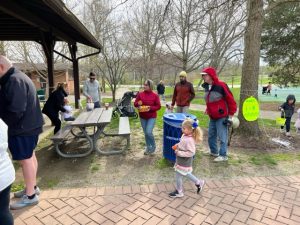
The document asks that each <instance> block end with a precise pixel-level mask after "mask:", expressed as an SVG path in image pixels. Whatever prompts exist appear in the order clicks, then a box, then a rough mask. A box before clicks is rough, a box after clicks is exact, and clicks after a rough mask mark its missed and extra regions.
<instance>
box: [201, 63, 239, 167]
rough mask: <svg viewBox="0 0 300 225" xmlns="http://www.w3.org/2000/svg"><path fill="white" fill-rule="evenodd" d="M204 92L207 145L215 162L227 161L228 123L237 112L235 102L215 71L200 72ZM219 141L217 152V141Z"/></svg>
mask: <svg viewBox="0 0 300 225" xmlns="http://www.w3.org/2000/svg"><path fill="white" fill-rule="evenodd" d="M201 75H202V78H203V80H204V83H203V84H202V87H203V88H204V90H205V95H204V98H205V101H206V113H207V114H208V116H209V117H210V121H209V128H208V145H209V148H210V153H209V154H210V155H211V156H216V158H215V159H214V161H215V162H220V161H227V160H228V158H227V142H228V123H230V121H232V116H233V115H234V113H235V112H236V110H237V106H236V102H235V100H234V98H233V95H232V93H231V91H230V90H229V88H228V86H227V84H226V83H224V82H223V81H220V80H219V78H218V76H217V73H216V70H215V69H214V68H212V67H207V68H205V69H203V70H202V73H201ZM218 139H219V140H220V150H218V144H217V140H218Z"/></svg>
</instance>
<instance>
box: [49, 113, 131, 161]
mask: <svg viewBox="0 0 300 225" xmlns="http://www.w3.org/2000/svg"><path fill="white" fill-rule="evenodd" d="M111 119H112V108H109V109H107V110H106V109H103V108H99V109H94V110H93V111H90V112H82V113H81V114H80V115H79V116H78V117H77V118H76V120H75V121H73V122H70V123H68V124H67V125H66V126H64V127H63V128H62V129H61V130H60V131H58V132H57V133H56V134H55V135H54V136H53V137H52V138H51V140H52V141H53V144H54V146H55V149H56V151H57V153H58V154H59V155H60V156H62V157H67V158H73V157H84V156H87V155H89V154H90V153H91V152H92V151H96V152H98V153H99V154H104V155H110V154H118V153H122V152H124V151H125V150H127V149H128V148H129V145H130V125H129V119H128V117H120V119H119V130H118V132H117V133H106V132H104V128H105V127H106V126H107V125H108V124H110V122H111ZM88 127H93V128H94V131H93V133H92V134H88V132H87V128H88ZM74 128H78V129H79V130H80V131H81V132H80V134H78V133H77V134H76V133H75V132H74ZM70 134H72V135H73V137H76V138H84V139H86V140H87V142H88V144H89V147H90V148H89V149H88V150H87V151H85V152H81V153H70V152H65V151H63V150H62V149H61V148H60V146H61V145H62V144H63V143H64V141H66V140H67V137H68V136H69V135H70ZM100 136H103V137H109V136H120V137H124V138H126V142H127V144H126V147H125V148H123V149H118V150H115V149H112V150H110V151H103V150H102V149H100V148H99V146H98V145H97V140H98V139H99V138H100ZM103 137H102V138H103Z"/></svg>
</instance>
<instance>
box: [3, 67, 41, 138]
mask: <svg viewBox="0 0 300 225" xmlns="http://www.w3.org/2000/svg"><path fill="white" fill-rule="evenodd" d="M0 118H2V120H3V121H4V122H5V123H6V124H7V126H8V135H9V136H30V135H38V134H40V133H41V132H42V127H43V124H44V120H43V116H42V112H41V108H40V103H39V100H38V97H37V94H36V89H35V86H34V84H33V82H32V81H31V79H30V78H29V77H28V76H27V75H26V74H24V73H22V72H21V71H19V70H16V69H15V68H13V67H12V68H10V69H9V70H8V71H7V72H6V74H4V75H3V76H2V77H1V78H0Z"/></svg>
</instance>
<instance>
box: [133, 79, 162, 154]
mask: <svg viewBox="0 0 300 225" xmlns="http://www.w3.org/2000/svg"><path fill="white" fill-rule="evenodd" d="M153 88H154V84H153V81H152V80H146V81H145V83H144V91H143V92H139V93H138V95H137V97H136V99H135V102H134V106H135V107H137V108H138V110H139V115H140V120H141V125H142V128H143V131H144V134H145V141H146V150H145V152H144V154H145V155H150V154H153V153H154V152H155V149H156V144H155V139H154V136H153V128H154V126H155V122H156V117H157V111H158V110H159V109H160V107H161V106H160V101H159V97H158V95H157V94H156V93H154V92H153V91H152V90H153Z"/></svg>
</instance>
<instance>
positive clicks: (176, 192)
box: [169, 190, 184, 198]
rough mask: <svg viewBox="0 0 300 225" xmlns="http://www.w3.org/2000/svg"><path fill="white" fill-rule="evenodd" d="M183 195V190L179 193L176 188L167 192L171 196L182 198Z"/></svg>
mask: <svg viewBox="0 0 300 225" xmlns="http://www.w3.org/2000/svg"><path fill="white" fill-rule="evenodd" d="M183 196H184V194H183V192H181V193H179V192H178V191H177V190H175V191H173V192H171V193H170V194H169V197H171V198H182V197H183Z"/></svg>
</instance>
